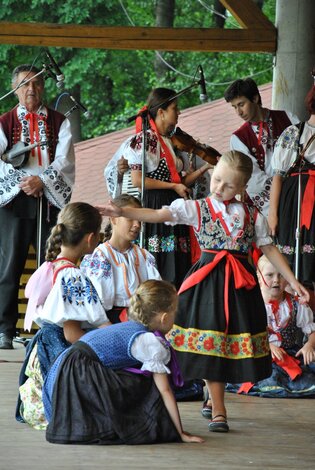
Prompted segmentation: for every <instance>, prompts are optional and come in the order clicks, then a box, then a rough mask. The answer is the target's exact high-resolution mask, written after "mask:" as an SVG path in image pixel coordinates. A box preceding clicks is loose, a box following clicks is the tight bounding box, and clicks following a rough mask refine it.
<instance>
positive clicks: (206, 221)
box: [195, 199, 255, 253]
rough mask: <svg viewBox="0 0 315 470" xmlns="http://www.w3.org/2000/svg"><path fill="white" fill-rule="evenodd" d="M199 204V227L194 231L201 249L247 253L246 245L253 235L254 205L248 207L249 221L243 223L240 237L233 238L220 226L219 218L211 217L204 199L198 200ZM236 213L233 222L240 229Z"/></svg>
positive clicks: (249, 242)
mask: <svg viewBox="0 0 315 470" xmlns="http://www.w3.org/2000/svg"><path fill="white" fill-rule="evenodd" d="M198 203H199V205H200V214H201V228H200V231H199V232H195V233H196V237H197V240H198V243H199V245H200V248H201V249H209V248H210V249H215V250H226V249H227V250H235V251H239V252H240V253H247V252H248V246H249V245H250V244H251V242H252V239H253V237H254V225H255V224H254V211H255V208H254V207H249V208H248V209H249V214H250V219H251V220H250V223H247V224H245V227H244V228H243V230H244V233H243V234H242V237H239V238H235V237H231V236H229V235H227V234H226V233H225V230H224V228H223V227H222V224H221V221H220V219H219V218H216V220H213V219H212V216H211V213H210V210H209V206H208V204H207V200H206V199H202V200H200V201H198ZM238 217H239V216H238V215H236V217H235V223H236V224H237V227H238V228H239V229H241V228H242V227H241V223H240V220H239V218H238Z"/></svg>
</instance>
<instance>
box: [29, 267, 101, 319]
mask: <svg viewBox="0 0 315 470" xmlns="http://www.w3.org/2000/svg"><path fill="white" fill-rule="evenodd" d="M67 320H76V321H80V322H83V323H85V322H87V323H88V324H90V325H93V326H99V325H101V324H102V323H104V322H106V321H108V318H107V316H106V313H105V309H104V306H103V305H102V302H101V301H100V298H99V296H98V294H97V292H96V289H95V288H94V286H93V284H92V282H91V281H90V279H89V278H87V277H86V276H85V275H84V273H83V272H82V271H81V270H80V269H77V268H65V269H63V270H61V271H60V272H59V273H58V274H57V277H56V280H55V284H54V285H53V288H52V289H51V291H50V293H49V294H48V297H47V299H46V302H45V304H44V307H43V309H42V311H41V313H40V317H38V318H37V319H36V320H35V321H36V323H38V324H39V325H41V324H42V323H43V322H44V321H47V322H50V323H56V324H57V325H59V326H63V324H64V322H65V321H67Z"/></svg>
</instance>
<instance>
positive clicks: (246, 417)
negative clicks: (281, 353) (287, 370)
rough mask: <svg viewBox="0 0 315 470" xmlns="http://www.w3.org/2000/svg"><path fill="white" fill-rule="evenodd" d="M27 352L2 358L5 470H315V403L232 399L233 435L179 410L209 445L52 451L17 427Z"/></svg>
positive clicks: (0, 421) (187, 409)
mask: <svg viewBox="0 0 315 470" xmlns="http://www.w3.org/2000/svg"><path fill="white" fill-rule="evenodd" d="M23 357H24V347H23V346H21V345H19V344H16V343H15V350H14V351H1V350H0V429H1V432H0V469H1V470H17V469H19V470H31V469H32V470H39V469H40V470H50V469H54V470H68V469H69V470H81V469H82V470H83V469H87V468H88V469H93V470H98V469H102V470H105V469H106V470H111V469H126V468H127V469H128V470H130V469H150V470H151V469H169V470H177V469H181V470H182V469H218V470H227V469H229V470H231V469H232V470H234V469H235V470H238V469H242V470H244V469H264V470H273V469H277V470H278V469H286V470H287V469H300V468H302V469H303V470H311V469H312V470H313V469H314V468H315V401H314V399H295V400H294V399H267V398H256V397H245V396H238V395H234V394H227V408H228V413H229V425H230V429H231V431H230V432H229V433H228V434H219V433H210V432H208V429H207V421H206V420H205V419H204V418H202V417H201V415H200V405H201V403H200V402H190V403H180V404H179V406H180V410H181V415H182V420H183V423H184V428H185V429H186V430H187V431H190V432H192V433H196V434H200V435H202V436H203V437H204V438H205V440H206V442H205V443H204V444H160V445H148V446H74V445H54V444H49V443H47V442H46V440H45V433H44V432H43V431H35V430H33V429H31V428H29V427H28V426H27V425H25V424H20V423H18V422H16V421H15V419H14V413H15V403H16V395H17V383H18V374H19V370H20V367H21V362H22V360H23Z"/></svg>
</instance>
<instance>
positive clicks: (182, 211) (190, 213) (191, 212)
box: [163, 198, 199, 228]
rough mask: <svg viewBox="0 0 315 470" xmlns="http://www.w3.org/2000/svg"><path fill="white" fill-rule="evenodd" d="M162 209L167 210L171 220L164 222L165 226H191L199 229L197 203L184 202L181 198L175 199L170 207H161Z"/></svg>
mask: <svg viewBox="0 0 315 470" xmlns="http://www.w3.org/2000/svg"><path fill="white" fill-rule="evenodd" d="M163 209H168V210H169V211H170V213H171V216H172V220H171V221H167V222H164V223H165V224H166V225H177V224H184V225H192V226H193V227H195V228H198V227H199V212H198V203H197V201H193V200H191V199H189V200H187V201H185V199H183V198H179V199H175V201H173V202H172V203H171V205H170V206H163Z"/></svg>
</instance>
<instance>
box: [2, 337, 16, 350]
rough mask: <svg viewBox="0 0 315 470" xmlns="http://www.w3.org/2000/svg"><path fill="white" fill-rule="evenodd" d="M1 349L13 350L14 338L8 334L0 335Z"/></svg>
mask: <svg viewBox="0 0 315 470" xmlns="http://www.w3.org/2000/svg"><path fill="white" fill-rule="evenodd" d="M0 349H13V344H12V338H11V336H9V335H7V334H6V333H0Z"/></svg>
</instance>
